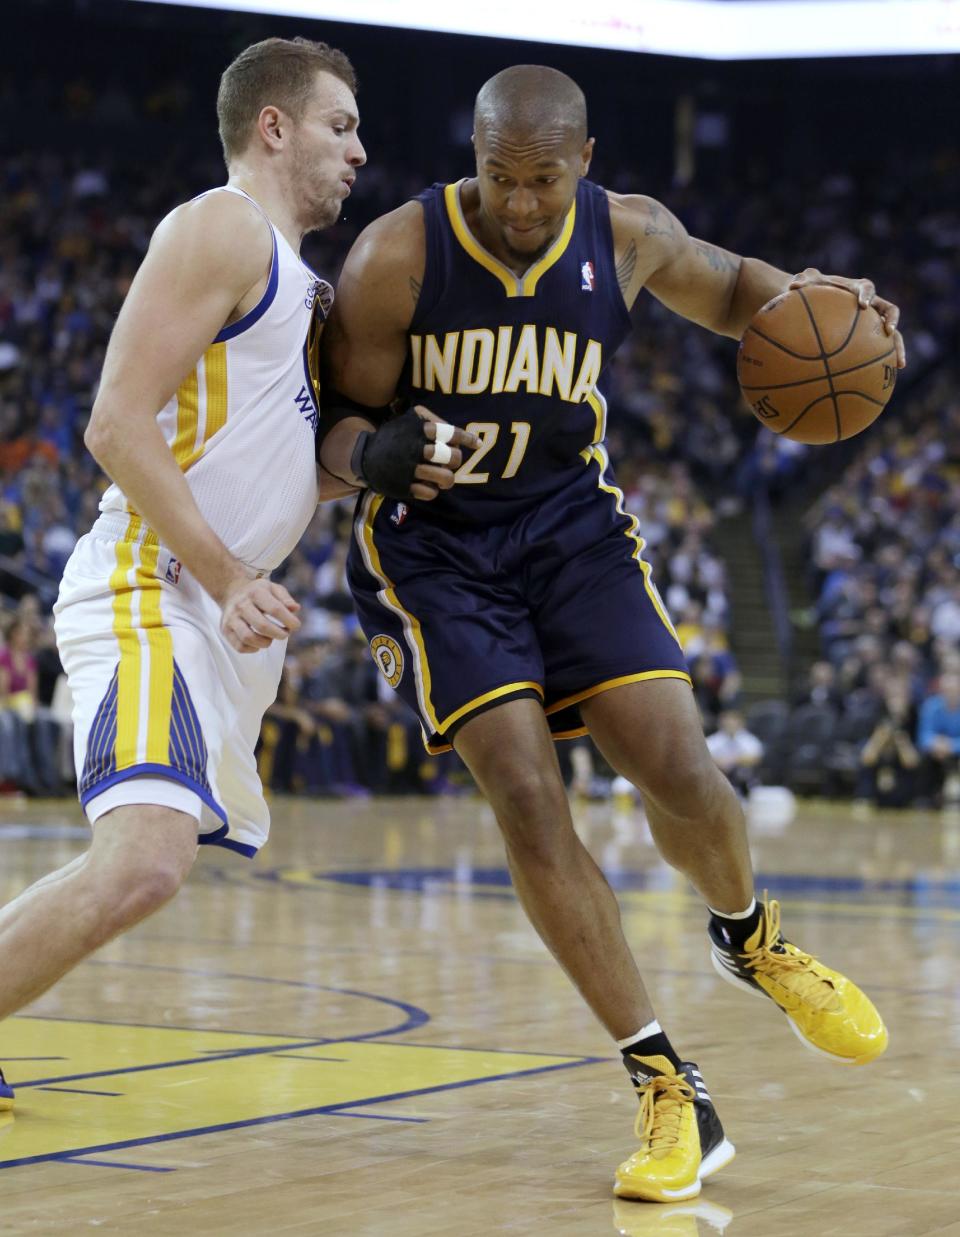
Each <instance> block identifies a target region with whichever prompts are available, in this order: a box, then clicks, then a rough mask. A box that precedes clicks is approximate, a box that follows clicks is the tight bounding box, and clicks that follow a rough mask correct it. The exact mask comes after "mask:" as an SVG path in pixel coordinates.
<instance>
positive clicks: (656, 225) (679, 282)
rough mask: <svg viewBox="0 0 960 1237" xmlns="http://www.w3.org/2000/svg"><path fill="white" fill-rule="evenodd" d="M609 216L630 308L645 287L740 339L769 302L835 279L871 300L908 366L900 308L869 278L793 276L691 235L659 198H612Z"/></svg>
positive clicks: (702, 322)
mask: <svg viewBox="0 0 960 1237" xmlns="http://www.w3.org/2000/svg"><path fill="white" fill-rule="evenodd" d="M610 218H611V223H612V224H613V230H614V241H615V245H616V249H617V276H618V278H619V280H620V287H621V290H622V291H623V294H624V297H625V298H626V300H627V303H628V305H632V304H633V301H634V300H635V299H636V297H637V295H638V293H639V291H640V289H641V288H642V287H646V288H647V290H648V291H649V292H650V293H652V295H653V296H655V297H656V298H657V300H658V301H662V302H663V304H664V305H666V306H667V308H668V309H672V310H673V311H674V312H675V313H678V314H680V315H682V316H683V317H684V318H689V319H690V321H691V322H697V323H699V324H700V325H701V326H705V327H707V329H708V330H711V331H715V332H716V333H717V334H718V335H729V336H731V338H733V339H740V338H741V337H742V335H743V332H744V331H745V330H746V328H747V325H748V323H749V322H750V319H751V318H752V317H753V315H754V314H755V313H756V312H757V310H758V309H760V308H761V307H762V306H763V305H766V303H767V301H769V300H772V299H773V298H774V297H775V296H779V294H780V293H781V292H786V291H787V289H788V288H794V287H800V286H802V285H803V284H810V283H831V284H837V285H839V286H840V287H844V288H849V289H850V291H851V292H853V293H855V294H856V296H857V297H858V299H859V301H860V304H861V305H862V306H864V307H866V306H867V305H873V307H874V308H875V309H876V310H877V312H878V313H879V314H880V316H881V317H882V318H883V320H884V325H885V327H886V331H887V334H888V335H892V336H893V337H894V340H895V343H896V347H897V359H898V364H899V365H900V367H901V368H902V367H903V366H904V365H905V364H906V355H905V352H904V347H903V339H902V338H901V336H900V332H899V331H898V330H897V322H898V320H899V317H900V311H899V309H898V308H897V306H896V305H894V304H892V302H890V301H886V300H883V299H882V298H881V297H878V296H877V295H876V290H875V288H874V286H873V284H872V283H871V281H870V280H869V279H849V278H846V277H845V276H842V275H823V274H821V272H820V271H818V270H816V269H814V268H813V267H808V268H807V269H806V270H805V271H803V272H801V274H799V275H789V274H787V272H786V271H781V270H779V269H778V268H777V267H775V266H771V265H770V264H769V263H768V262H763V261H761V260H760V259H759V258H745V257H741V256H740V255H738V254H735V253H731V252H730V251H729V250H727V249H721V248H720V247H719V246H718V245H712V244H710V243H709V242H708V241H703V240H698V239H697V237H695V236H690V234H689V233H688V232H687V230H686V228H685V227H684V226H683V224H682V223H681V222H680V220H679V219H677V217H676V216H675V215H673V214H671V212H670V211H668V210H667V208H666V207H665V206H663V205H661V203H659V202H656V201H654V199H653V198H648V197H643V196H640V195H632V196H626V195H618V194H611V195H610Z"/></svg>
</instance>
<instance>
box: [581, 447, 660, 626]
mask: <svg viewBox="0 0 960 1237" xmlns="http://www.w3.org/2000/svg"><path fill="white" fill-rule="evenodd" d="M590 455H591V458H593V459H595V460H596V461H597V467H598V468H599V470H600V475H599V477H598V479H597V484H598V485H599V486H600V489H601V490H603V491H604V493H606V494H612V495H613V496H614V498H615V499H616V501H617V514H618V515H622V516H625V517H626V518H627V519H628V520H629V521H630V526H629V527H628V528H625V529H624V530H623V535H624V536H625V537H627V538H629V540H630V541H632V542H634V544H635V545H636V547H637V548H636V549H635V550H634V551H633V553H632V554H631V556H630V557H631V558H634V559H636V562H637V566H638V567H639V568H640V570H641V572H642V573H643V587H644V588H645V589H646V591H647V596H648V597H649V598H650V601H651V603H652V605H653V608H654V609H655V610H656V612H657V614H658V615H659V616H660V621H661V622H662V623H663V625H664V627H666V629H667V631H669V633H670V635H671V636H673V638H674V640H676V641H677V644H679V643H680V640H679V638H678V636H677V633H676V630H675V629H674V626H673V624H672V623H671V622H670V616H669V615H668V614H667V612H666V610H665V609H664V607H663V602H662V601H661V600H660V594H659V593H658V592H657V590H656V587H655V586H654V584H653V581H652V580H651V579H650V573H651V571H652V568H651V566H650V564H649V563H648V562H647V561H646V559H645V558H644V557H643V551H644V550H645V549H646V545H647V543H646V542H645V541H644V539H643V538H642V537H641V536H640V535H639V533H638V532H637V529H638V528H639V527H640V521H639V520H638V519H637V517H636V516H635V515H631V514H630V512H629V511H624V509H623V502H624V499H623V490H621V489H618V488H617V486H615V485H608V484H607V483H606V482H605V481H604V479H603V474H604V473H605V472H606V469H607V453H606V451H605V450H604V448H603V447H602V446H594V447H592V448H591V451H590Z"/></svg>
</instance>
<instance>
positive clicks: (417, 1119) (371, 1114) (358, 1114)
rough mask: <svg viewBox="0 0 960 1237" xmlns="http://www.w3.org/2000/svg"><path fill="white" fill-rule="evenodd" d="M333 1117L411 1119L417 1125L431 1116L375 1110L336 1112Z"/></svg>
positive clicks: (384, 1119)
mask: <svg viewBox="0 0 960 1237" xmlns="http://www.w3.org/2000/svg"><path fill="white" fill-rule="evenodd" d="M330 1115H331V1116H332V1117H360V1118H362V1120H364V1121H410V1122H411V1123H413V1124H415V1125H423V1124H425V1123H426V1122H427V1121H429V1117H390V1116H387V1114H386V1113H375V1112H334V1113H331V1114H330Z"/></svg>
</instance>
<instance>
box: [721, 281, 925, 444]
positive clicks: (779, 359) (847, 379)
mask: <svg viewBox="0 0 960 1237" xmlns="http://www.w3.org/2000/svg"><path fill="white" fill-rule="evenodd" d="M798 282H800V281H798ZM883 304H884V305H886V302H883ZM894 326H895V323H894ZM898 340H899V334H898V333H897V332H896V330H895V329H893V330H891V329H890V327H889V325H888V323H887V322H886V321H885V320H884V318H883V317H882V316H881V314H880V313H878V312H877V310H876V309H875V308H874V307H873V305H872V304H868V305H864V304H862V303H861V300H859V299H858V296H857V293H856V291H855V290H854V289H853V288H850V287H841V286H838V285H837V284H832V283H806V284H804V285H803V286H800V287H793V288H792V289H791V290H789V291H787V292H782V293H781V294H780V295H779V296H776V297H774V299H773V300H772V301H768V302H767V304H766V305H764V306H763V308H762V309H760V310H759V311H758V312H757V313H756V314H754V316H753V318H752V319H751V321H750V325H749V326H748V327H747V329H746V331H744V334H743V339H742V340H741V342H740V350H739V352H738V354H737V381H738V382H739V383H740V390H741V391H742V392H743V397H744V399H745V400H746V401H747V403H748V404H749V405H750V408H751V409H752V411H753V414H754V416H756V418H757V420H759V421H761V422H762V423H763V424H764V425H766V426H767V427H768V429H771V430H773V432H774V433H775V434H782V435H783V436H784V437H785V438H792V439H793V440H794V441H795V442H807V443H818V444H819V443H827V442H840V440H841V439H843V438H852V437H853V435H854V434H859V433H860V431H861V430H864V429H866V428H867V426H868V425H870V424H871V423H872V422H873V421H875V420H876V419H877V417H878V416H879V415H880V413H881V412H882V411H883V409H884V407H885V406H886V403H887V401H888V400H889V398H890V396H891V395H892V394H893V388H894V384H895V383H896V380H897V368H898V365H899V363H900V360H901V358H902V344H899V345H898ZM898 348H899V352H898Z"/></svg>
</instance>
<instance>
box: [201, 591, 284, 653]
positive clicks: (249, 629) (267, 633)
mask: <svg viewBox="0 0 960 1237" xmlns="http://www.w3.org/2000/svg"><path fill="white" fill-rule="evenodd" d="M299 609H300V603H299V602H296V601H294V600H293V598H292V597H291V596H290V594H289V593H288V592H287V590H286V589H285V588H284V587H283V585H282V584H275V583H274V582H273V581H272V580H268V579H266V578H265V577H261V578H259V579H255V580H240V581H238V582H237V584H235V585H234V586H233V587H232V588H231V589H230V591H229V592H228V593H227V596H226V598H225V600H224V602H223V613H222V615H221V618H220V630H221V632H222V633H223V637H224V639H225V640H226V642H227V643H228V644H229V645H230V647H231V648H232V649H236V651H237V652H238V653H256V652H259V650H260V649H265V648H267V647H269V645H270V644H271V643H272V642H273V641H274V640H286V639H287V637H288V636H290V635H292V633H293V632H295V631H298V630H299V629H300V620H299V619H298V618H297V611H298V610H299Z"/></svg>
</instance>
